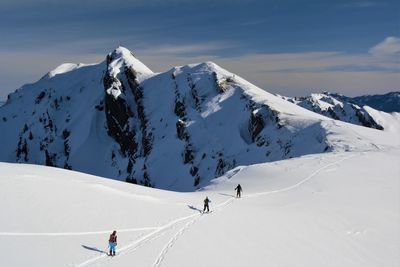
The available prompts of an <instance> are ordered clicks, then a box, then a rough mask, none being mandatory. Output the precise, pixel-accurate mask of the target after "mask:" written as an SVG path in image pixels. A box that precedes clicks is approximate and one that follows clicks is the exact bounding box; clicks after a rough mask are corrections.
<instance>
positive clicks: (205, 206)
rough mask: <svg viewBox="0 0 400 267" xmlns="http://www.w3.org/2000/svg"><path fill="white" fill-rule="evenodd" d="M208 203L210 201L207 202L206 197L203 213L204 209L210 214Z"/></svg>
mask: <svg viewBox="0 0 400 267" xmlns="http://www.w3.org/2000/svg"><path fill="white" fill-rule="evenodd" d="M210 202H211V200H209V199H208V197H206V199H204V209H203V213H204V212H205V211H206V209H207V212H210V207H209V206H208V203H210Z"/></svg>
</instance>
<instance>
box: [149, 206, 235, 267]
mask: <svg viewBox="0 0 400 267" xmlns="http://www.w3.org/2000/svg"><path fill="white" fill-rule="evenodd" d="M233 200H234V198H229V199H228V200H226V201H225V202H222V203H220V204H218V205H216V206H215V207H214V211H218V210H220V209H221V208H222V207H224V206H227V205H228V204H231V203H232V202H233ZM218 208H219V209H218ZM203 214H204V213H202V214H199V216H197V217H194V218H193V219H192V220H190V221H189V222H187V223H186V224H185V225H184V226H183V227H182V228H181V229H179V231H178V232H177V233H176V234H175V235H174V236H173V237H172V238H171V239H170V240H169V241H168V242H167V244H166V245H165V246H164V248H163V249H162V250H161V252H160V254H159V255H158V257H157V259H156V261H155V262H154V264H153V267H159V266H160V265H161V263H162V261H163V260H164V257H165V255H166V254H167V253H168V250H169V249H171V248H172V247H173V246H174V244H175V242H176V241H177V240H178V238H179V237H180V236H182V235H183V234H184V233H185V231H186V230H188V229H189V227H190V226H192V225H193V224H194V223H195V222H196V221H197V220H198V219H200V218H201V216H200V215H203Z"/></svg>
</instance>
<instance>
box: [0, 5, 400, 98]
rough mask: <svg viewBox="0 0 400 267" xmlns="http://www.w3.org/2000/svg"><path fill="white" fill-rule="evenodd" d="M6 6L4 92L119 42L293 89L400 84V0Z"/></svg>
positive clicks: (153, 57)
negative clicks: (209, 63)
mask: <svg viewBox="0 0 400 267" xmlns="http://www.w3.org/2000/svg"><path fill="white" fill-rule="evenodd" d="M0 10H1V11H2V14H3V16H1V17H0V25H1V26H0V34H1V35H2V36H6V38H4V40H3V42H1V43H0V57H1V58H2V60H1V61H0V99H5V98H6V96H7V95H8V94H9V93H10V92H13V91H14V90H16V89H17V88H19V87H21V86H22V85H23V84H26V83H32V82H34V81H36V80H38V79H39V78H40V77H42V76H43V75H45V73H47V72H48V71H51V70H52V69H54V68H56V67H57V66H59V65H60V64H62V63H66V62H75V63H80V62H82V63H86V64H88V63H94V62H101V61H102V60H104V57H105V55H106V54H107V53H109V52H110V51H112V50H113V49H114V48H115V47H117V46H118V45H122V46H124V47H127V48H128V49H129V50H131V51H134V53H135V55H137V56H138V58H139V59H140V60H141V61H143V62H144V63H145V64H146V65H148V66H149V67H150V68H151V69H153V70H154V71H155V72H162V71H166V70H169V69H171V68H172V67H174V66H179V65H186V64H191V63H196V62H206V61H212V62H215V63H216V64H218V65H220V66H221V67H223V68H225V69H227V70H229V71H230V72H233V73H235V74H237V75H239V76H241V77H243V78H244V79H246V80H248V81H249V82H251V83H253V84H255V85H257V86H258V87H260V88H262V89H264V90H266V91H268V92H271V93H278V94H282V95H287V96H301V95H307V94H310V93H314V92H319V91H323V90H327V91H332V92H337V93H342V94H345V95H348V96H357V95H365V94H382V93H385V92H390V91H398V90H400V87H399V84H400V23H399V14H400V2H398V1H395V0H380V1H378V0H353V1H349V0H337V1H334V2H331V1H328V0H300V1H298V0H297V1H294V0H287V1H284V2H283V1H278V0H263V1H262V0H229V1H228V0H217V1H215V0H214V1H213V0H191V1H184V0H146V1H145V0H133V1H124V0H114V1H112V2H110V1H105V0H96V1H95V0H85V1H79V0H70V1H61V0H57V1H52V0H35V1H33V0H21V1H18V2H15V1H12V0H4V1H1V3H0ZM6 25H7V27H5V26H6Z"/></svg>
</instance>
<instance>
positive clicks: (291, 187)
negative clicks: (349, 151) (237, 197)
mask: <svg viewBox="0 0 400 267" xmlns="http://www.w3.org/2000/svg"><path fill="white" fill-rule="evenodd" d="M355 156H357V154H354V155H351V156H348V157H345V158H342V159H340V160H338V161H335V162H332V163H329V164H327V165H325V166H322V167H321V168H319V169H318V170H316V171H314V172H313V173H312V174H310V175H309V176H307V177H306V178H305V179H303V180H301V181H300V182H298V183H296V184H294V185H291V186H288V187H285V188H282V189H277V190H272V191H266V192H260V193H254V194H249V195H245V196H243V197H241V198H253V197H258V196H263V195H269V194H275V193H281V192H286V191H290V190H292V189H294V188H297V187H299V186H301V185H302V184H304V183H306V182H307V181H309V180H310V179H312V178H313V177H314V176H315V175H317V174H318V173H320V172H321V171H323V170H325V169H327V168H329V167H330V166H333V165H336V164H339V163H340V162H342V161H345V160H348V159H351V158H354V157H355Z"/></svg>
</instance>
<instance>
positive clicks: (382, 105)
mask: <svg viewBox="0 0 400 267" xmlns="http://www.w3.org/2000/svg"><path fill="white" fill-rule="evenodd" d="M328 94H329V95H331V96H332V97H334V98H336V99H339V100H341V101H345V102H349V103H353V104H356V105H359V106H361V107H362V106H370V107H371V108H374V109H377V110H381V111H385V112H400V92H390V93H387V94H384V95H364V96H357V97H347V96H344V95H340V94H331V93H328Z"/></svg>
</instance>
